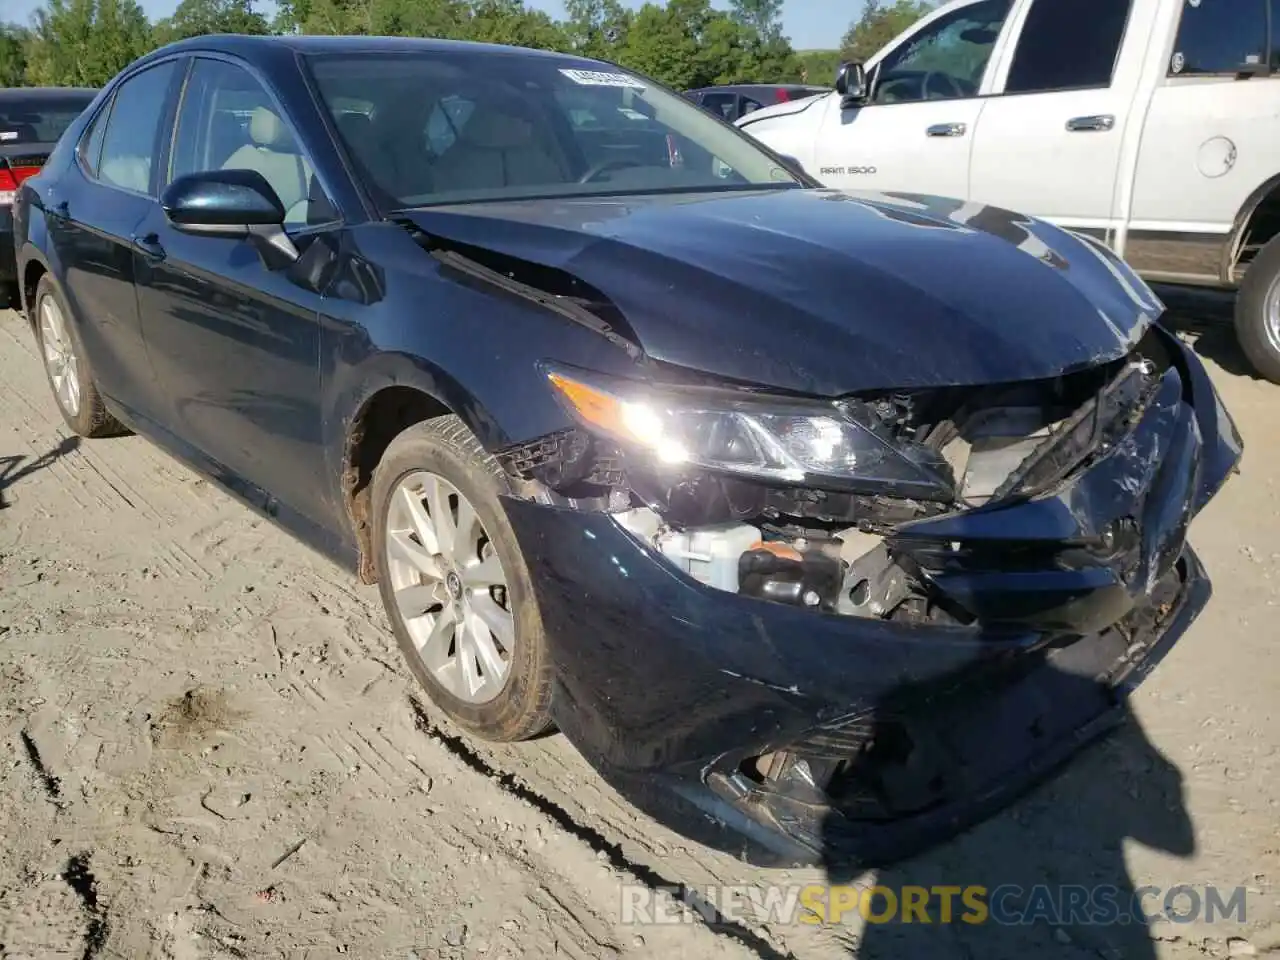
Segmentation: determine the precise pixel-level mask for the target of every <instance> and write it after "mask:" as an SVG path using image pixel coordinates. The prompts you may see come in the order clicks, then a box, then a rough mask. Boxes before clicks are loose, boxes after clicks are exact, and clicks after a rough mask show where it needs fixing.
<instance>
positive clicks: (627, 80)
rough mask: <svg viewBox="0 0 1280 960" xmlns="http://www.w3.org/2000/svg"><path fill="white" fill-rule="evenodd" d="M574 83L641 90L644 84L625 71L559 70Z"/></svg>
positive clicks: (586, 85) (585, 85)
mask: <svg viewBox="0 0 1280 960" xmlns="http://www.w3.org/2000/svg"><path fill="white" fill-rule="evenodd" d="M560 72H561V73H563V74H564V75H565V76H566V77H568V78H569V79H570V80H572V81H573V82H574V83H580V84H582V85H583V86H584V87H632V88H633V89H636V90H643V89H644V84H643V83H641V82H640V81H639V80H637V79H636V78H635V77H632V76H629V75H627V74H625V73H609V72H608V71H607V70H561V71H560Z"/></svg>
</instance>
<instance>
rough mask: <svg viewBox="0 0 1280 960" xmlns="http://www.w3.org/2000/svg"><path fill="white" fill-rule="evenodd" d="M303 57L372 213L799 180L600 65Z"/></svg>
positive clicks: (468, 55)
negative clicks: (369, 196)
mask: <svg viewBox="0 0 1280 960" xmlns="http://www.w3.org/2000/svg"><path fill="white" fill-rule="evenodd" d="M309 59H310V65H311V70H312V73H313V75H314V77H315V80H316V85H317V87H318V88H319V91H320V95H321V98H322V99H323V100H324V102H325V106H326V107H327V108H328V109H329V111H330V113H331V114H332V115H333V118H334V125H335V127H336V128H337V131H338V135H339V137H340V138H341V139H342V141H343V144H344V145H345V147H346V149H347V152H348V154H349V155H350V156H351V158H352V160H353V161H354V162H355V165H356V166H357V168H358V172H359V174H360V175H361V176H362V178H363V179H364V181H365V182H366V184H368V185H369V187H370V189H371V192H372V193H373V194H374V195H375V198H376V200H377V202H378V205H379V206H380V207H381V208H382V209H383V212H384V213H385V212H386V211H388V210H394V209H399V208H403V207H414V206H424V205H427V204H440V203H458V202H463V201H472V200H514V199H528V198H535V197H572V196H592V195H600V194H610V193H638V192H643V193H651V192H670V191H683V190H731V189H735V188H736V189H743V188H750V187H756V188H758V187H760V186H762V185H770V186H775V187H781V186H786V185H790V186H796V185H797V184H798V181H797V180H796V178H795V177H794V176H793V175H792V174H790V173H788V172H787V171H786V170H785V169H784V168H783V167H781V166H779V165H778V163H777V162H776V161H775V160H774V159H773V158H771V157H770V156H769V155H768V154H766V153H764V152H762V151H761V150H760V149H759V148H758V147H756V146H755V145H754V144H753V143H752V142H751V141H750V140H748V139H747V138H746V137H745V136H744V135H742V134H740V133H738V132H737V131H736V130H734V129H733V128H732V127H729V126H727V125H725V124H723V123H720V122H719V121H716V120H714V119H712V118H711V117H709V116H707V115H706V114H705V113H704V112H703V111H701V110H699V109H698V108H697V107H695V106H693V105H692V104H690V103H689V102H688V101H687V100H684V99H683V98H681V97H679V96H677V95H674V94H672V93H670V92H668V91H666V90H663V89H660V88H658V87H655V86H654V85H653V83H651V82H650V81H648V80H645V79H643V78H640V77H637V76H636V75H634V74H631V73H626V72H622V71H621V70H618V69H617V68H614V67H611V66H607V65H604V64H589V63H585V62H584V61H581V60H575V59H569V58H563V59H562V58H555V57H545V56H524V55H520V54H509V53H494V52H486V53H475V52H470V51H467V52H458V51H431V52H430V53H424V54H421V55H419V54H411V55H403V54H393V55H387V54H381V55H351V54H348V55H322V56H314V57H311V58H309Z"/></svg>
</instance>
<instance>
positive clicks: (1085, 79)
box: [970, 0, 1160, 240]
mask: <svg viewBox="0 0 1280 960" xmlns="http://www.w3.org/2000/svg"><path fill="white" fill-rule="evenodd" d="M1159 2H1160V0H1019V4H1018V8H1017V9H1016V10H1015V11H1014V14H1013V16H1012V17H1011V18H1010V19H1011V25H1012V27H1013V34H1014V37H1013V39H1012V42H1011V43H1010V44H1009V45H1008V46H1007V47H1006V48H1005V54H1004V56H1003V58H1002V61H1001V63H1000V64H999V65H998V67H997V68H996V80H995V84H994V90H993V93H994V94H995V95H994V96H993V97H992V98H991V99H990V101H989V102H988V103H987V106H986V109H984V110H983V111H982V116H981V118H980V120H979V121H978V128H977V131H976V133H975V137H974V145H973V164H972V174H971V177H970V198H971V199H972V200H974V201H975V202H979V203H990V204H995V205H998V206H1002V207H1007V208H1009V209H1011V210H1016V211H1018V212H1019V213H1028V214H1032V215H1033V216H1038V217H1043V218H1045V219H1047V220H1051V221H1053V222H1055V223H1057V224H1059V225H1061V226H1066V227H1073V228H1081V229H1085V230H1088V231H1090V232H1093V233H1095V234H1096V235H1098V236H1099V237H1106V238H1107V239H1108V240H1110V239H1111V238H1112V233H1113V232H1114V230H1115V229H1116V228H1117V227H1118V226H1119V224H1120V223H1121V222H1122V220H1123V214H1122V200H1123V198H1122V197H1121V196H1120V193H1121V191H1119V190H1118V189H1117V188H1118V186H1119V185H1120V184H1121V177H1120V171H1121V167H1122V160H1123V157H1124V155H1125V144H1126V143H1128V142H1130V140H1131V139H1132V141H1133V143H1134V145H1136V139H1137V137H1138V136H1139V135H1140V132H1141V131H1140V125H1141V122H1142V116H1141V111H1135V110H1134V104H1135V101H1136V100H1137V98H1138V94H1139V90H1140V88H1141V85H1142V70H1143V64H1144V60H1145V58H1146V53H1147V50H1148V48H1149V46H1150V43H1149V38H1150V35H1151V27H1152V23H1153V21H1154V19H1155V15H1156V12H1157V9H1158V5H1159Z"/></svg>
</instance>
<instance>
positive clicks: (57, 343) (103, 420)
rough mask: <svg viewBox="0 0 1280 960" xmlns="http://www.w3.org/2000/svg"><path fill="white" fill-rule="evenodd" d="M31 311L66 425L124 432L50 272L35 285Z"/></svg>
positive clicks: (87, 432)
mask: <svg viewBox="0 0 1280 960" xmlns="http://www.w3.org/2000/svg"><path fill="white" fill-rule="evenodd" d="M32 311H33V314H34V317H35V320H34V326H35V331H36V341H37V343H38V345H39V347H40V356H41V359H43V360H44V372H45V376H46V378H47V379H48V381H49V387H50V389H51V390H52V391H53V399H54V400H55V401H56V402H57V404H58V412H59V413H61V414H62V419H63V420H65V421H66V422H67V426H69V427H70V428H71V429H72V430H74V431H75V432H76V433H78V434H79V435H80V436H82V437H109V436H112V435H114V434H119V433H123V432H124V428H123V427H121V425H120V423H119V421H117V420H116V418H115V417H113V416H112V415H111V414H110V413H108V412H107V408H106V405H105V404H104V403H103V402H102V395H101V394H99V393H98V387H97V384H95V383H94V381H93V369H92V367H90V366H89V358H88V357H86V356H85V353H84V345H83V344H82V343H81V342H80V338H79V337H78V336H77V335H76V331H75V327H74V325H73V324H72V323H71V320H70V316H71V314H70V312H69V311H68V310H67V307H66V304H65V303H64V302H63V300H62V295H61V294H60V293H59V292H58V288H57V287H56V286H55V285H54V282H53V280H52V279H51V278H50V277H49V275H48V274H45V275H44V276H43V277H41V278H40V283H39V284H38V285H37V286H36V297H35V305H34V306H33V308H32Z"/></svg>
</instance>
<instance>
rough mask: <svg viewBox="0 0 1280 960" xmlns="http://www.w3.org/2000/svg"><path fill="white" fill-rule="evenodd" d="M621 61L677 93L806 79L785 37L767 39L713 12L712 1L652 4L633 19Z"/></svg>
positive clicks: (731, 17)
mask: <svg viewBox="0 0 1280 960" xmlns="http://www.w3.org/2000/svg"><path fill="white" fill-rule="evenodd" d="M617 59H618V61H619V62H620V63H622V64H623V65H624V66H627V67H630V68H631V69H633V70H637V71H639V72H640V73H645V74H648V75H649V76H651V77H653V78H654V79H656V80H660V81H662V82H663V83H665V84H667V85H668V86H671V87H674V88H676V89H677V90H688V89H691V88H694V87H703V86H710V85H712V84H719V83H733V82H735V81H752V80H758V81H766V82H773V81H785V80H794V79H798V78H799V75H800V62H799V60H798V59H797V58H796V56H795V52H794V51H793V50H792V49H791V44H790V43H788V42H787V40H786V39H785V38H783V37H781V36H779V37H777V38H775V39H773V40H764V39H762V38H761V36H760V34H759V33H758V32H757V31H756V29H755V28H754V27H752V26H749V25H746V24H744V23H742V22H741V21H739V20H738V19H737V18H736V17H734V16H731V15H730V14H727V13H725V12H724V11H720V10H714V9H712V7H711V3H710V0H670V2H668V3H667V4H666V5H665V6H659V5H658V4H655V3H646V4H645V5H644V6H643V7H641V8H640V9H639V10H638V11H637V12H636V14H635V18H634V19H633V20H632V21H631V26H630V30H629V31H628V33H627V39H626V43H624V44H623V46H622V49H621V50H620V51H619V53H618V58H617Z"/></svg>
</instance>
